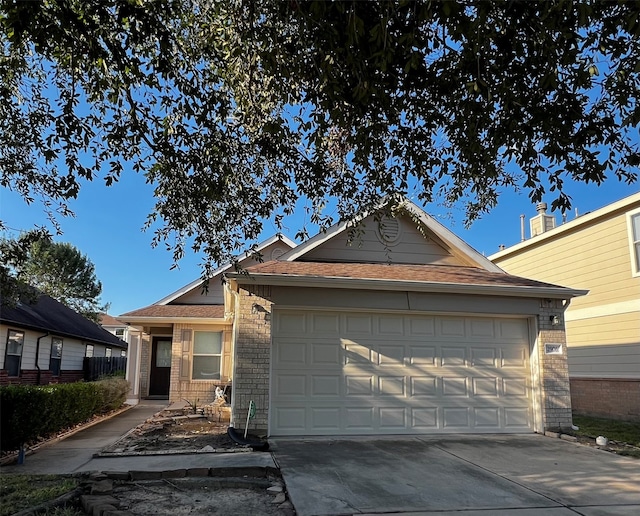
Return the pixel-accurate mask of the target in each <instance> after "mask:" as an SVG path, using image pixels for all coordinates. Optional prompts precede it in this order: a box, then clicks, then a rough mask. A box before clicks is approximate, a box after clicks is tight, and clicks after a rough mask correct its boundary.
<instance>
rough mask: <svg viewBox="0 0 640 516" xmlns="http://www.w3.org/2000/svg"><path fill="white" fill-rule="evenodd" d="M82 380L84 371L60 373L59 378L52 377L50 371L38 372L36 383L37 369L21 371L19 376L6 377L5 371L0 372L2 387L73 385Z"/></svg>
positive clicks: (0, 384)
mask: <svg viewBox="0 0 640 516" xmlns="http://www.w3.org/2000/svg"><path fill="white" fill-rule="evenodd" d="M83 379H84V371H60V376H53V374H52V373H51V371H43V370H42V371H40V383H38V370H37V369H22V370H21V371H20V376H8V375H7V371H6V369H3V370H1V371H0V386H2V385H49V384H52V383H73V382H79V381H81V380H83Z"/></svg>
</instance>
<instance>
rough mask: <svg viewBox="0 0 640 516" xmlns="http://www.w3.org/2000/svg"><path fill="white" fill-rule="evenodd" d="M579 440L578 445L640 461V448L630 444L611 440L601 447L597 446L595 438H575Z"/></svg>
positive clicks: (580, 436)
mask: <svg viewBox="0 0 640 516" xmlns="http://www.w3.org/2000/svg"><path fill="white" fill-rule="evenodd" d="M575 437H576V438H577V439H578V443H579V444H582V445H584V446H590V447H591V448H598V449H599V450H604V451H608V452H611V453H615V454H616V455H623V456H625V457H633V458H636V459H640V448H638V447H637V446H632V445H631V444H628V443H623V442H618V441H613V440H609V442H608V444H607V445H606V446H599V445H597V444H596V440H595V438H593V437H587V436H584V435H577V436H575Z"/></svg>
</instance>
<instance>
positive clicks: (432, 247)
mask: <svg viewBox="0 0 640 516" xmlns="http://www.w3.org/2000/svg"><path fill="white" fill-rule="evenodd" d="M398 221H399V222H400V232H401V237H400V239H399V241H398V243H397V244H394V243H390V244H387V246H386V247H385V245H384V244H383V243H382V242H383V241H382V240H381V239H380V237H379V229H378V223H377V222H376V221H375V220H374V219H373V217H367V218H366V219H365V220H364V221H363V224H364V226H363V227H362V228H360V229H361V232H359V233H358V234H357V235H356V236H355V238H354V239H353V241H352V242H349V241H348V240H349V235H348V231H345V232H344V233H342V234H340V235H337V236H336V237H334V238H332V239H330V240H328V241H327V242H325V243H323V244H321V245H320V246H318V247H317V248H316V249H313V250H312V251H309V252H308V253H307V254H305V255H304V258H301V259H303V260H304V261H322V262H326V261H330V262H341V261H346V262H364V263H370V262H378V263H387V262H393V263H414V264H441V265H461V264H462V263H461V261H460V260H459V259H458V258H456V257H454V256H453V254H452V253H451V252H450V251H449V250H448V249H445V248H444V247H443V246H442V245H440V244H439V243H438V242H436V241H435V240H432V239H429V238H427V239H425V236H424V235H423V234H422V233H421V232H420V231H419V230H418V229H417V228H416V224H415V223H414V222H413V221H411V220H410V219H409V218H408V217H406V216H404V217H399V218H398Z"/></svg>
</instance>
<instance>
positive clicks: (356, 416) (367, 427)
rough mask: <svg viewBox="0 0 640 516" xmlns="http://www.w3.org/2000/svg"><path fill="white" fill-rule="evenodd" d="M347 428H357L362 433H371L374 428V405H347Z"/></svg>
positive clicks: (345, 411) (345, 410)
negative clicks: (361, 406)
mask: <svg viewBox="0 0 640 516" xmlns="http://www.w3.org/2000/svg"><path fill="white" fill-rule="evenodd" d="M344 413H345V418H344V420H345V422H346V424H345V427H344V429H345V430H352V431H353V430H357V431H359V432H360V433H370V432H371V429H372V428H373V420H374V409H373V407H363V408H357V407H345V409H344Z"/></svg>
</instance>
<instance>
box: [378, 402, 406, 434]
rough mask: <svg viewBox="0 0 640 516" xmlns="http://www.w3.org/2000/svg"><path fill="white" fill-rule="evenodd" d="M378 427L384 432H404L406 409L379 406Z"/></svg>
mask: <svg viewBox="0 0 640 516" xmlns="http://www.w3.org/2000/svg"><path fill="white" fill-rule="evenodd" d="M378 414H379V417H380V422H379V427H378V428H379V429H380V430H381V431H383V432H384V433H394V432H395V433H397V432H404V431H405V430H406V428H407V409H406V408H404V407H402V408H399V407H380V409H379V411H378Z"/></svg>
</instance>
